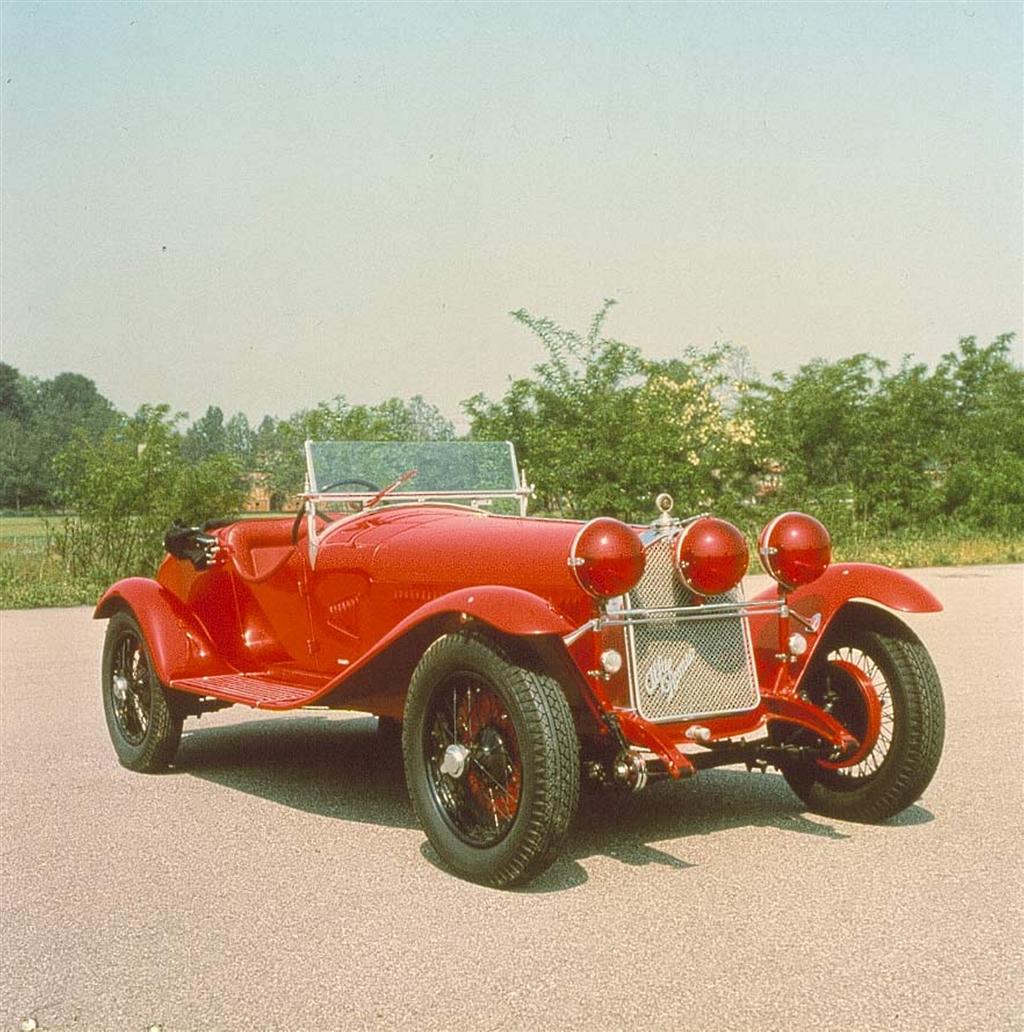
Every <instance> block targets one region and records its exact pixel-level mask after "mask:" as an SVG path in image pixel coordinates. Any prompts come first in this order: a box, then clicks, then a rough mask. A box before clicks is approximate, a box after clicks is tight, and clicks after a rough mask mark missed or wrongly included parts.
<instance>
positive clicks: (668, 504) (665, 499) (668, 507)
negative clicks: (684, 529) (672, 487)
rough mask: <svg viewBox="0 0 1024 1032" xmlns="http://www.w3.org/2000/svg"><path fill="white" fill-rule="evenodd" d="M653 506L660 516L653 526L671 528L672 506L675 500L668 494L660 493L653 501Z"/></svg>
mask: <svg viewBox="0 0 1024 1032" xmlns="http://www.w3.org/2000/svg"><path fill="white" fill-rule="evenodd" d="M654 504H655V505H656V506H657V507H658V512H659V513H660V514H661V515H660V516H658V518H657V519H656V520H655V521H654V525H655V526H656V527H671V526H672V524H673V520H672V506H674V505H675V504H676V503H675V500H674V499H673V498H672V496H671V495H670V494H667V493H666V492H664V491H662V493H661V494H660V495H658V497H657V498H655V499H654Z"/></svg>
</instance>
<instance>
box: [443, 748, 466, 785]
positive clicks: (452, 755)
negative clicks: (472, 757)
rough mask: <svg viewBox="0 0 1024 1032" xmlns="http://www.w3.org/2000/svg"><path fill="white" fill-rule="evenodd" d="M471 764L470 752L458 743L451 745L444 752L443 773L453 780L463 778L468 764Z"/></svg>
mask: <svg viewBox="0 0 1024 1032" xmlns="http://www.w3.org/2000/svg"><path fill="white" fill-rule="evenodd" d="M468 762H469V750H468V749H467V748H466V747H465V746H464V745H460V744H459V743H458V742H456V743H455V744H453V745H449V746H448V748H447V749H445V751H444V759H443V760H442V761H441V773H442V774H447V775H448V776H449V777H451V778H461V777H462V775H463V774H465V773H466V764H467V763H468Z"/></svg>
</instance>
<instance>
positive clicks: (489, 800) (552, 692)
mask: <svg viewBox="0 0 1024 1032" xmlns="http://www.w3.org/2000/svg"><path fill="white" fill-rule="evenodd" d="M402 750H403V753H404V756H405V774H406V780H407V782H408V785H409V795H410V798H411V799H412V803H413V808H414V809H415V811H416V815H417V817H418V818H419V820H420V823H421V824H422V825H423V829H424V831H425V832H426V834H427V837H428V838H429V840H430V844H431V845H432V846H433V847H434V849H435V850H436V851H437V853H438V855H439V856H440V857H441V859H442V861H444V863H445V864H446V865H447V866H448V867H450V868H451V869H452V870H454V871H456V872H457V873H458V874H460V875H462V876H463V877H465V878H469V879H471V880H473V881H479V882H483V883H484V884H487V885H495V886H499V887H504V886H509V885H516V884H521V883H522V882H524V881H528V880H529V879H530V878H532V877H535V876H536V875H537V874H539V873H540V872H541V871H543V870H544V869H545V868H546V867H548V866H549V865H550V864H551V862H552V861H553V860H554V858H555V857H556V856H557V854H558V850H559V848H560V847H561V844H562V841H563V839H564V837H565V834H566V831H567V830H568V826H569V822H570V820H571V819H572V816H573V814H574V813H575V810H576V804H577V802H578V800H579V739H578V738H577V735H576V728H575V725H574V724H573V719H572V712H571V711H570V709H569V704H568V702H567V701H566V698H565V694H564V692H563V691H562V688H561V685H559V683H558V682H557V681H555V680H554V679H553V678H552V677H549V676H548V675H546V674H544V673H541V672H539V671H537V670H533V669H529V668H527V667H524V666H521V665H519V664H518V663H516V662H515V660H514V659H513V658H512V656H511V655H509V654H508V653H507V652H506V651H505V649H504V648H503V647H502V646H501V645H500V644H499V643H498V642H495V641H491V640H489V639H486V638H484V637H483V636H481V635H475V634H471V633H467V632H459V633H453V634H447V635H445V636H444V637H442V638H439V639H438V640H437V641H435V642H434V643H433V644H432V645H431V646H430V647H429V648H428V649H427V650H426V652H425V653H424V654H423V656H422V658H421V659H420V662H419V664H418V665H417V667H416V670H415V671H414V672H413V676H412V680H411V682H410V685H409V693H408V696H407V699H406V706H405V717H404V720H403V722H402Z"/></svg>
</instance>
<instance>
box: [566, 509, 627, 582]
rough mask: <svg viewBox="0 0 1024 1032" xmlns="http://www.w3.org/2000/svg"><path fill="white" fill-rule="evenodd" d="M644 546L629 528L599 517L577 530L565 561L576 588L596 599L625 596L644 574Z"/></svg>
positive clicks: (617, 521) (607, 518) (616, 521)
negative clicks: (575, 581) (568, 565)
mask: <svg viewBox="0 0 1024 1032" xmlns="http://www.w3.org/2000/svg"><path fill="white" fill-rule="evenodd" d="M644 559H645V555H644V546H643V542H641V540H640V536H639V535H638V534H637V532H636V531H635V530H633V528H632V527H627V526H626V524H625V523H622V522H620V521H619V520H613V519H611V518H609V517H607V516H599V517H598V518H597V519H596V520H591V521H590V522H589V523H588V524H586V525H585V526H583V527H581V528H580V531H579V533H578V534H577V535H576V537H575V538H574V539H573V543H572V546H571V548H570V551H569V559H568V562H569V564H570V568H571V569H572V572H573V576H575V578H576V580H577V581H578V582H579V586H580V587H581V588H582V589H583V590H584V591H585V592H586V593H587V594H588V595H593V596H594V597H595V598H614V597H615V596H616V595H624V594H625V593H626V592H627V591H629V589H630V588H632V587H634V586H635V585H636V582H637V581H638V580H640V578H641V576H642V575H643V572H644Z"/></svg>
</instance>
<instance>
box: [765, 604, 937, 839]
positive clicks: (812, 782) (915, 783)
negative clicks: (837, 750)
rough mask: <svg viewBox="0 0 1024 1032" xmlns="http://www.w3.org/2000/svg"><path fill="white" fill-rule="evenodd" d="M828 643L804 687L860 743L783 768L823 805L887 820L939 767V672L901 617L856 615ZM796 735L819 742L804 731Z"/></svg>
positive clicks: (813, 802)
mask: <svg viewBox="0 0 1024 1032" xmlns="http://www.w3.org/2000/svg"><path fill="white" fill-rule="evenodd" d="M864 608H866V607H864ZM855 612H857V610H855ZM823 649H824V652H823V655H822V657H821V658H820V659H816V660H815V661H814V662H815V666H814V667H813V668H812V669H811V670H809V671H808V673H807V676H806V677H805V682H804V691H805V693H806V695H807V698H808V700H809V701H810V702H813V703H814V704H815V705H817V706H820V707H821V708H822V709H823V710H825V712H827V713H829V714H830V715H831V716H833V717H834V718H835V719H836V720H838V721H839V723H840V724H842V725H843V726H844V727H845V728H846V729H847V730H848V731H849V732H850V734H852V735H853V736H854V737H855V738H856V739H857V741H858V742H859V743H860V744H859V747H858V748H857V750H856V751H855V752H854V753H853V755H852V756H849V757H846V758H844V759H842V760H836V759H832V758H822V759H818V760H813V761H801V762H797V763H793V764H791V765H789V766H787V767H786V768H784V770H783V774H784V776H785V778H786V780H787V781H788V782H789V785H790V787H791V788H792V789H793V790H794V791H795V792H796V794H797V795H798V796H800V798H801V799H802V800H803V801H804V802H805V803H806V804H807V805H808V806H809V808H810V809H812V810H814V811H816V812H818V813H823V814H826V815H827V816H833V817H842V818H847V819H850V820H864V821H879V820H885V819H886V818H888V817H892V816H893V815H894V814H897V813H899V812H900V811H901V810H904V809H906V807H908V806H910V805H911V804H912V803H913V802H914V801H915V800H916V799H917V798H918V797H919V796H920V795H921V793H922V792H923V791H924V789H925V788H926V787H927V786H928V783H929V782H930V781H931V779H932V776H933V775H934V773H935V770H936V768H937V767H938V763H939V757H940V755H941V752H942V743H943V738H944V729H945V708H944V703H943V699H942V688H941V685H940V684H939V679H938V675H937V674H936V672H935V667H934V666H933V664H932V661H931V659H930V658H929V656H928V653H927V651H926V650H925V648H924V646H923V645H922V644H921V642H920V641H919V640H918V639H917V637H916V636H915V635H914V634H913V632H912V631H911V630H910V629H909V628H907V627H905V626H904V625H902V624H900V623H898V622H897V621H895V620H885V622H882V620H881V619H880V618H878V617H873V622H872V623H867V622H865V623H864V624H858V623H856V622H855V621H854V620H853V619H852V618H849V619H848V620H846V621H844V622H842V623H840V624H839V625H838V626H837V627H836V628H835V629H833V630H831V631H830V632H829V640H828V641H826V642H825V643H824V645H823ZM790 740H791V741H794V742H799V743H801V744H805V745H807V744H814V742H815V739H814V738H813V736H810V737H808V736H807V735H806V733H805V732H802V731H801V732H797V733H796V734H795V735H794V736H792V737H791V739H790ZM818 744H819V745H820V744H821V743H820V742H819V743H818Z"/></svg>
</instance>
